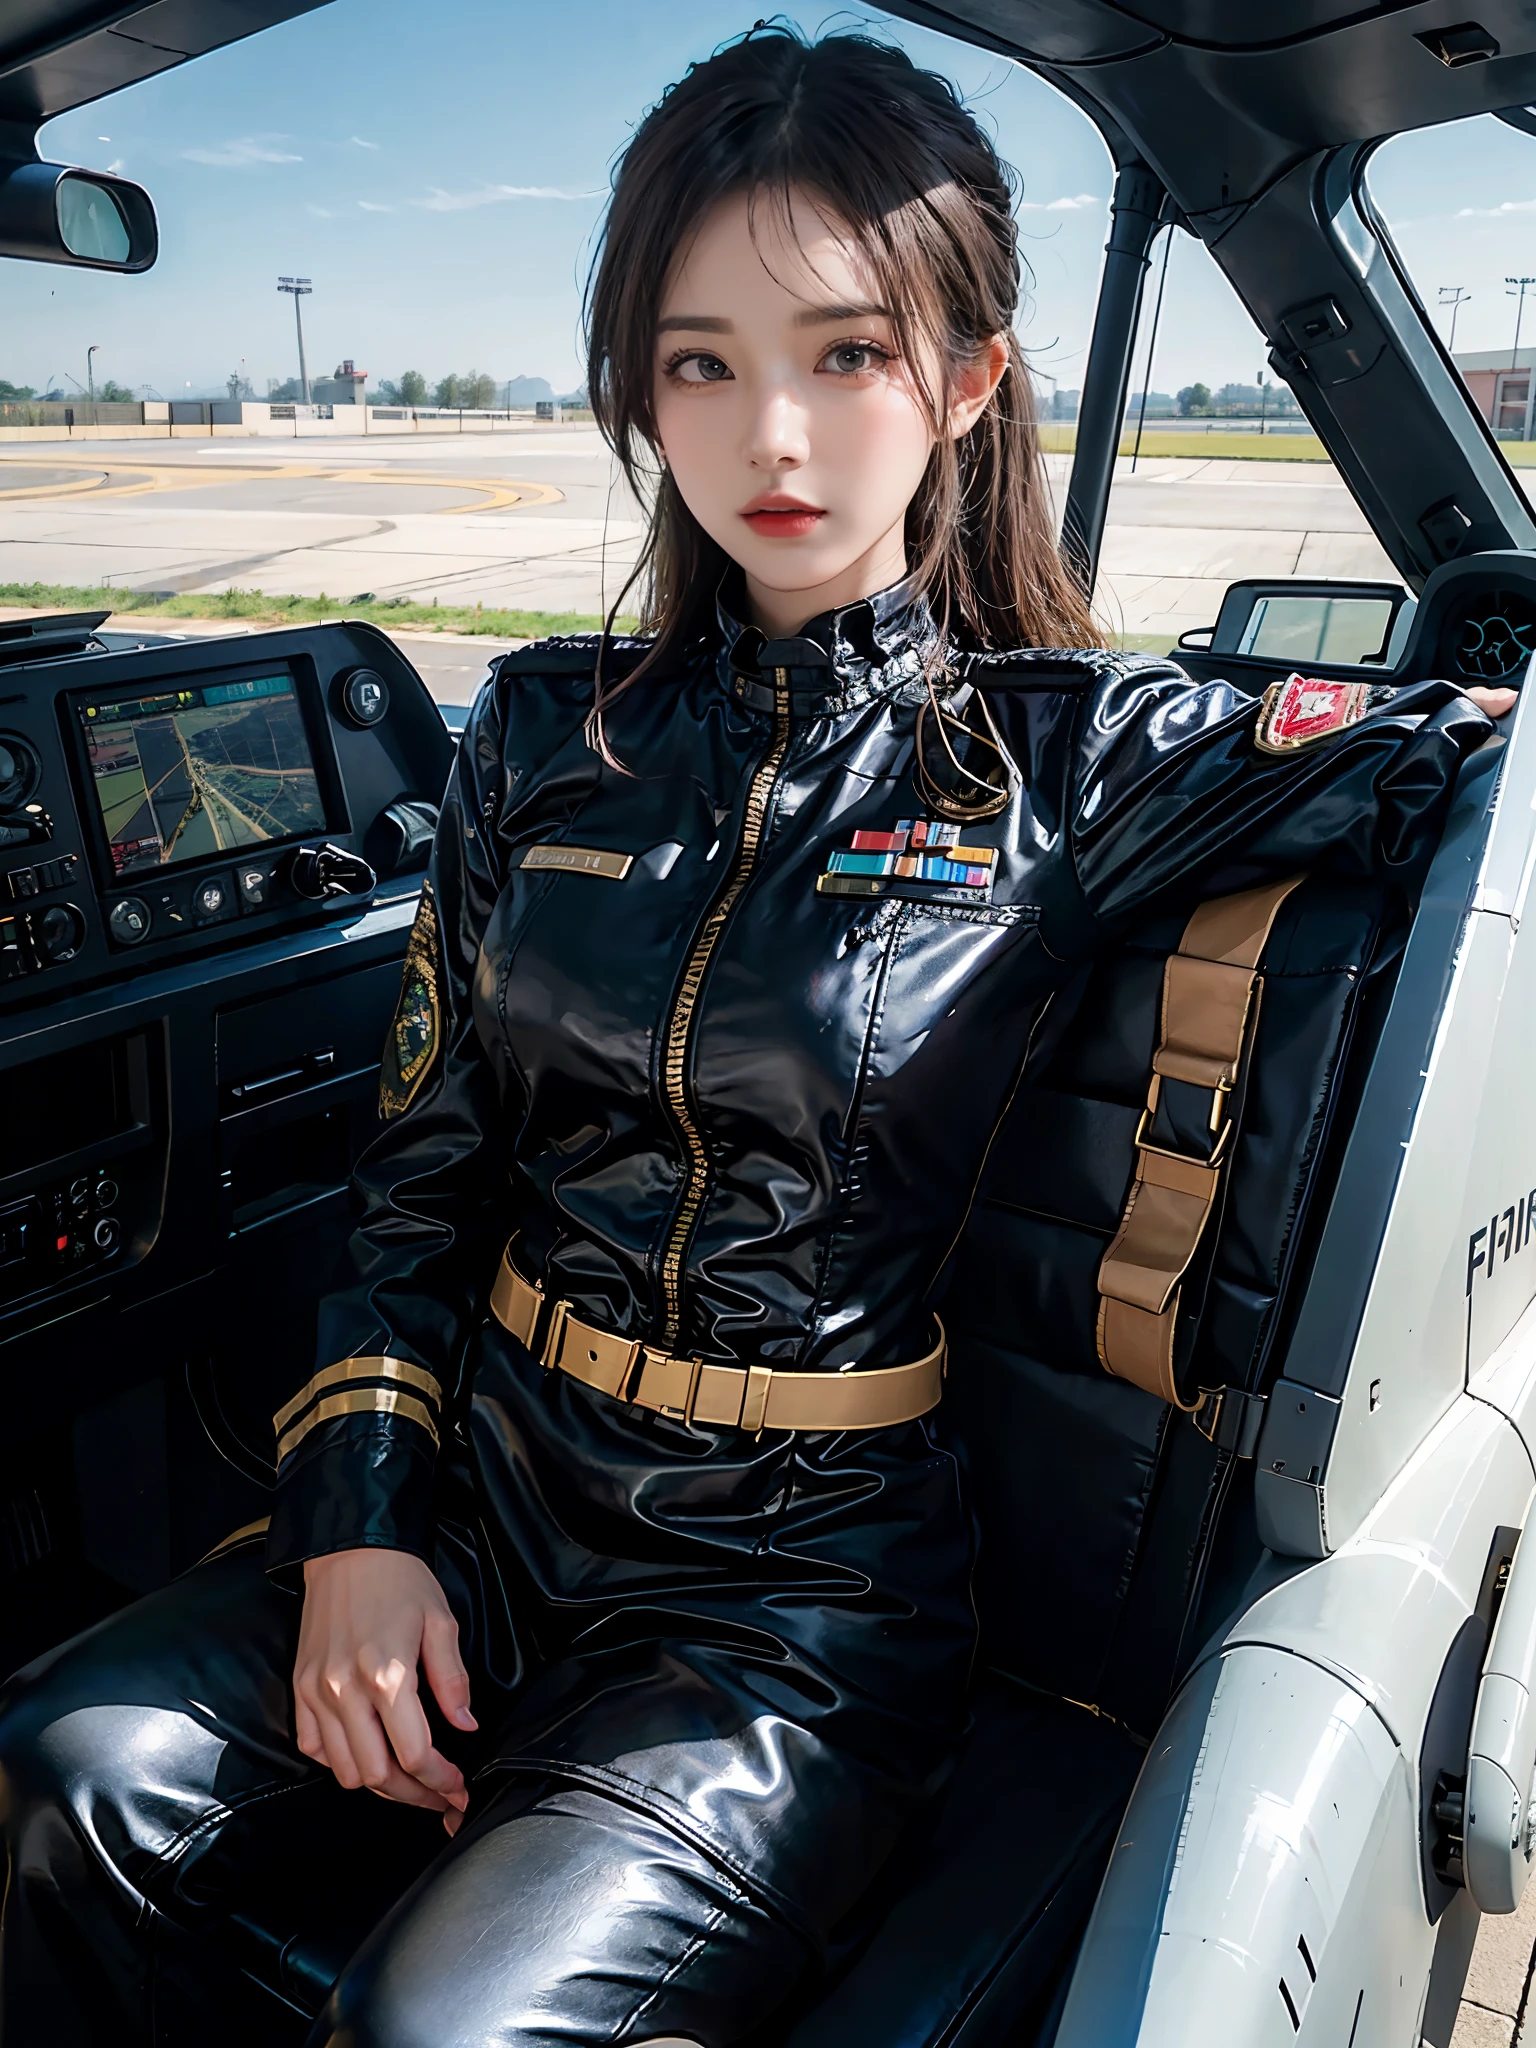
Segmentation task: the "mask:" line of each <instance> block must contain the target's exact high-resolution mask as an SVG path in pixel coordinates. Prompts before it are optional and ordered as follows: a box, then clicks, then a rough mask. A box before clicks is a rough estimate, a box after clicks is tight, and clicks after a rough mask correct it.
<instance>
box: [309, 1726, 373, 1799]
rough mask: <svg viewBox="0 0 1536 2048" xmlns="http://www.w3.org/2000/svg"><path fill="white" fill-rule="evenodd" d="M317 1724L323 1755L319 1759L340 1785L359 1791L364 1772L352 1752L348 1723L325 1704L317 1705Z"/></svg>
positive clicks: (351, 1790)
mask: <svg viewBox="0 0 1536 2048" xmlns="http://www.w3.org/2000/svg"><path fill="white" fill-rule="evenodd" d="M315 1725H316V1727H317V1728H318V1729H319V1731H320V1748H321V1755H320V1758H319V1759H318V1760H319V1761H320V1762H322V1763H323V1764H324V1765H325V1767H326V1769H327V1770H328V1771H329V1772H330V1774H331V1776H332V1777H333V1778H334V1779H335V1780H336V1782H337V1784H338V1785H341V1786H343V1787H344V1788H345V1789H346V1790H347V1791H348V1792H355V1791H357V1789H358V1787H359V1786H360V1785H361V1784H362V1782H363V1774H362V1772H361V1770H360V1769H359V1768H358V1763H357V1759H356V1757H354V1756H353V1754H352V1745H351V1743H350V1741H349V1740H348V1739H347V1730H346V1725H345V1723H344V1722H343V1721H342V1719H341V1717H340V1715H339V1714H336V1713H333V1712H331V1711H329V1710H328V1709H327V1708H325V1707H323V1706H322V1707H317V1708H316V1710H315Z"/></svg>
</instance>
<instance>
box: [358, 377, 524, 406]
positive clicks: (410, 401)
mask: <svg viewBox="0 0 1536 2048" xmlns="http://www.w3.org/2000/svg"><path fill="white" fill-rule="evenodd" d="M496 389H497V386H496V379H495V378H494V377H492V376H489V375H487V373H486V372H485V371H484V370H466V371H465V372H464V373H463V375H462V376H460V375H459V374H458V372H457V371H452V370H451V371H450V372H449V373H448V375H447V376H446V377H439V378H438V380H437V382H436V383H435V384H434V385H433V386H432V387H431V392H430V396H429V394H428V386H427V380H426V378H425V377H423V375H422V374H421V372H420V370H405V371H402V373H401V375H400V377H399V379H398V380H396V379H392V378H389V377H381V378H380V379H379V395H380V397H381V398H382V399H383V400H384V403H385V404H386V405H440V406H445V407H447V408H448V410H450V411H456V410H457V409H458V408H459V407H460V406H462V407H463V408H464V410H465V411H466V412H489V411H490V410H491V409H492V408H493V407H494V406H495V404H496Z"/></svg>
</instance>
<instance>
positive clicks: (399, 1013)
mask: <svg viewBox="0 0 1536 2048" xmlns="http://www.w3.org/2000/svg"><path fill="white" fill-rule="evenodd" d="M441 1035H442V1016H441V1011H440V1008H439V1004H438V947H437V903H436V901H435V899H434V898H433V895H432V884H431V883H430V882H424V883H423V884H422V889H421V902H420V905H419V906H418V908H417V911H416V922H415V923H414V924H413V925H412V926H411V937H410V943H409V944H408V945H407V947H406V949H405V967H404V970H403V972H402V973H401V976H400V1000H399V1001H398V1002H397V1003H396V1005H395V1015H394V1021H393V1023H392V1024H391V1025H390V1027H389V1036H388V1038H387V1039H386V1040H385V1042H384V1064H383V1067H382V1069H381V1070H380V1074H379V1115H380V1116H381V1117H383V1118H384V1119H385V1120H386V1121H387V1120H388V1119H389V1118H390V1117H395V1116H402V1115H404V1113H405V1111H406V1110H408V1109H409V1108H410V1106H411V1103H412V1102H413V1101H414V1100H415V1096H416V1091H417V1089H418V1088H419V1087H420V1086H421V1084H422V1082H423V1081H424V1080H425V1079H426V1075H427V1070H428V1068H429V1067H430V1066H431V1065H432V1062H433V1060H434V1059H435V1058H436V1057H437V1046H438V1039H439V1038H440V1037H441Z"/></svg>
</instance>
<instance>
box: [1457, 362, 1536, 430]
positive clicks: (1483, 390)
mask: <svg viewBox="0 0 1536 2048" xmlns="http://www.w3.org/2000/svg"><path fill="white" fill-rule="evenodd" d="M1451 360H1452V361H1453V362H1454V363H1455V365H1456V367H1457V369H1458V370H1459V371H1460V372H1461V381H1462V382H1463V383H1464V384H1465V385H1466V387H1467V390H1468V391H1469V392H1470V393H1471V396H1472V403H1473V404H1474V405H1475V406H1476V407H1477V409H1478V411H1479V412H1480V413H1481V414H1482V416H1483V418H1484V419H1485V420H1486V421H1487V422H1488V424H1489V426H1490V427H1492V429H1493V431H1494V432H1495V433H1496V434H1503V435H1505V436H1506V437H1507V438H1508V439H1510V440H1512V441H1530V440H1533V439H1536V434H1533V432H1532V413H1533V410H1536V407H1533V404H1532V401H1533V399H1536V375H1533V372H1536V348H1522V349H1519V350H1516V349H1508V348H1479V349H1471V350H1467V351H1464V352H1463V353H1462V354H1460V355H1456V356H1453V357H1452V358H1451Z"/></svg>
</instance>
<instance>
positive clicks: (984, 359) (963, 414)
mask: <svg viewBox="0 0 1536 2048" xmlns="http://www.w3.org/2000/svg"><path fill="white" fill-rule="evenodd" d="M1007 369H1008V343H1007V341H1006V339H1005V338H1004V337H1003V336H1002V335H1001V334H994V335H993V337H992V339H991V340H990V341H989V342H987V343H985V344H984V345H983V347H981V348H980V349H979V350H978V351H977V353H976V355H975V357H974V359H973V360H972V361H971V362H969V363H967V364H966V366H965V368H964V369H963V370H962V371H961V372H960V375H959V377H958V378H957V379H956V394H955V400H954V403H953V404H952V405H951V406H950V408H949V433H950V438H951V440H954V441H961V440H964V438H965V436H966V435H967V434H968V433H969V432H970V431H971V429H972V427H974V426H975V424H976V422H977V421H978V420H979V419H980V418H981V416H982V414H983V413H984V412H985V411H986V409H987V405H988V402H989V401H990V399H991V397H992V394H993V392H994V391H995V390H996V389H997V387H998V385H999V384H1001V383H1002V381H1003V378H1004V376H1005V375H1006V373H1007Z"/></svg>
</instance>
